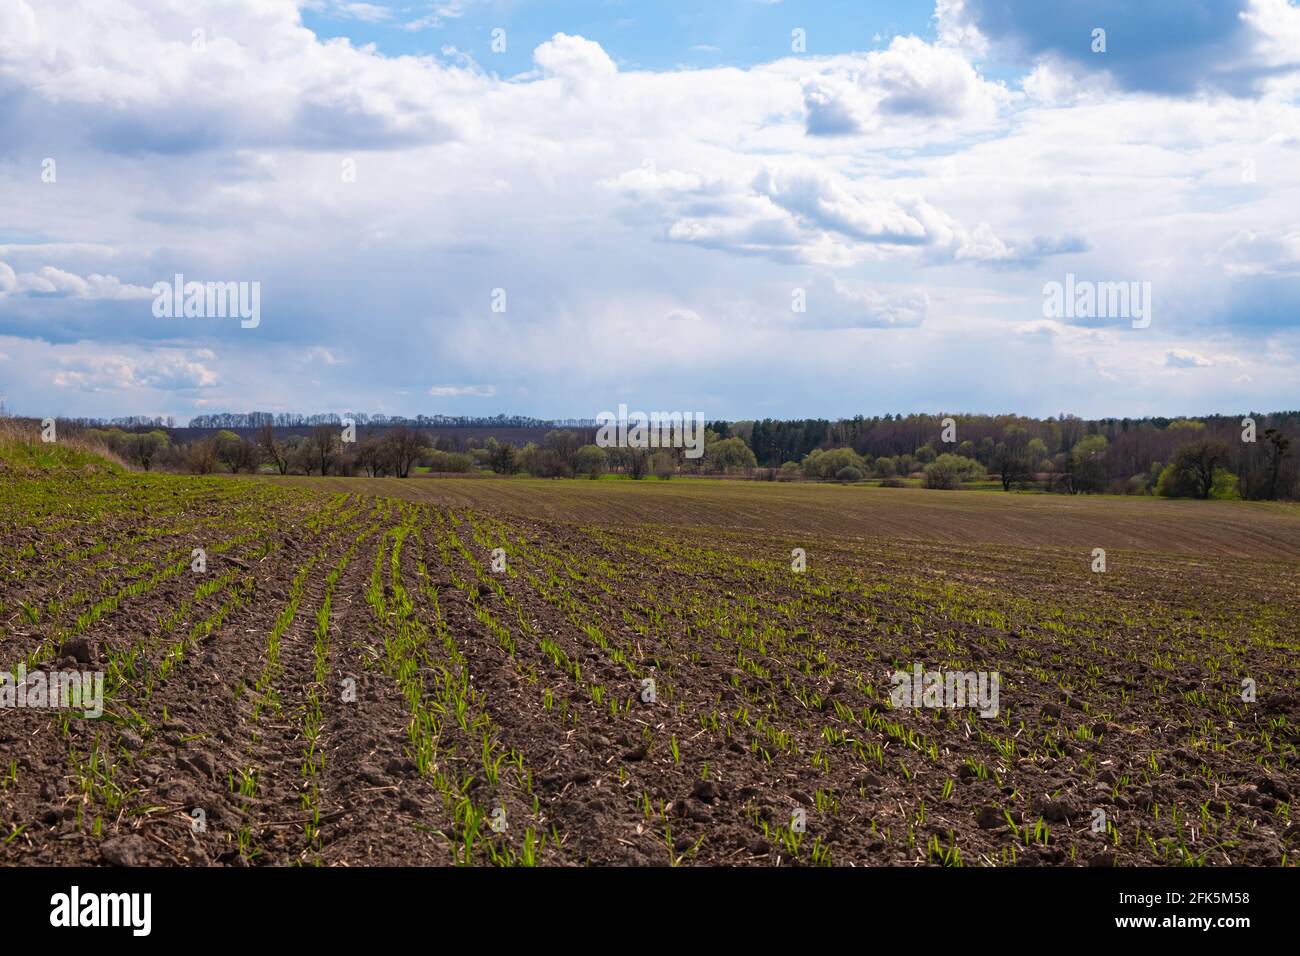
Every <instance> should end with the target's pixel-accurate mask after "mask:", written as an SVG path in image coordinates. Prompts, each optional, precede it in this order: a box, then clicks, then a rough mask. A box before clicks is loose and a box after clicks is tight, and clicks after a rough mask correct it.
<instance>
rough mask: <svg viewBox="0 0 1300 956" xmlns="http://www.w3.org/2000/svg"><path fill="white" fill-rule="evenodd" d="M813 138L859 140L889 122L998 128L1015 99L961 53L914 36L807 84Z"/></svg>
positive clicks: (837, 65) (840, 63) (846, 61)
mask: <svg viewBox="0 0 1300 956" xmlns="http://www.w3.org/2000/svg"><path fill="white" fill-rule="evenodd" d="M803 96H804V107H805V109H806V111H807V120H806V124H807V130H808V132H809V134H811V135H813V136H839V135H859V134H864V133H871V132H874V131H876V130H879V129H880V128H881V127H882V126H885V125H899V124H902V125H905V126H906V125H914V126H924V125H934V126H940V127H945V126H946V127H968V128H978V127H983V126H988V125H990V124H992V123H994V122H995V121H996V120H997V119H998V116H999V113H1000V111H1001V110H1002V108H1003V107H1004V106H1006V105H1007V103H1008V102H1009V100H1010V93H1009V92H1008V91H1007V89H1006V87H1004V86H1003V85H1002V84H1000V83H993V82H990V81H988V80H986V79H984V78H983V77H981V76H980V75H979V74H978V73H977V72H976V71H975V68H974V67H973V66H972V65H971V63H970V62H969V61H968V60H967V59H966V58H965V57H964V56H962V55H961V53H959V52H958V51H956V50H954V49H950V48H948V47H945V46H941V45H937V44H929V43H926V42H925V41H924V40H920V39H918V38H917V37H895V38H894V40H893V42H891V43H890V45H889V49H887V50H884V51H876V52H872V53H868V54H867V55H866V56H865V57H861V58H842V59H837V60H836V61H834V62H833V65H831V66H830V67H828V68H827V69H826V71H825V72H822V73H819V74H817V75H815V76H812V77H809V78H807V79H806V80H804V83H803Z"/></svg>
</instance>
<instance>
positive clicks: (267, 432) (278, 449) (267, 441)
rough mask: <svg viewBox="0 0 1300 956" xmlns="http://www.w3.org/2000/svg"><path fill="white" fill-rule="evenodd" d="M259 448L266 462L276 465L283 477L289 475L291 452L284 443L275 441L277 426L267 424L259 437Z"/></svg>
mask: <svg viewBox="0 0 1300 956" xmlns="http://www.w3.org/2000/svg"><path fill="white" fill-rule="evenodd" d="M257 443H258V447H259V448H261V449H262V454H263V455H264V456H265V458H266V460H267V461H269V462H271V463H272V464H273V465H275V470H276V471H278V472H279V473H280V474H282V475H286V474H288V473H289V452H288V449H286V448H285V446H284V443H283V442H279V441H276V439H275V426H273V425H272V424H271V423H270V422H267V423H266V424H265V425H263V426H262V430H261V431H260V432H259V433H258V436H257Z"/></svg>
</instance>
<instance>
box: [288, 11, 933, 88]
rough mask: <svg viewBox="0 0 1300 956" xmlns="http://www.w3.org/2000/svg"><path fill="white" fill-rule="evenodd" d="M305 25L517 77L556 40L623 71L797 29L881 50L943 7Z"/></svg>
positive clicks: (713, 54)
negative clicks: (584, 46) (597, 51)
mask: <svg viewBox="0 0 1300 956" xmlns="http://www.w3.org/2000/svg"><path fill="white" fill-rule="evenodd" d="M439 11H442V12H441V13H439ZM303 22H304V23H305V24H306V25H307V26H308V27H310V28H311V29H312V30H313V31H315V32H316V33H317V35H319V36H322V37H347V38H348V39H350V40H351V41H353V42H354V43H374V44H375V45H376V47H377V48H378V49H379V50H380V51H381V52H383V53H384V54H386V55H389V56H397V55H401V54H425V55H429V56H440V55H444V54H443V51H444V50H446V49H449V48H454V49H455V50H457V51H459V52H461V53H466V54H469V55H470V56H473V57H474V58H475V59H476V60H477V61H478V62H479V63H481V64H482V65H483V67H484V69H487V70H492V71H495V72H496V73H498V74H500V75H502V76H510V75H514V74H518V73H525V72H527V71H530V70H532V69H533V59H532V54H533V50H534V49H536V48H537V46H538V45H539V44H542V43H545V42H546V41H547V40H549V39H550V38H551V37H552V36H554V35H555V34H556V33H567V34H572V35H576V36H583V37H587V38H589V39H592V40H595V41H597V42H598V43H600V45H601V46H602V47H603V48H604V50H605V52H606V53H608V54H609V56H610V57H611V58H612V59H613V60H614V62H615V63H617V64H618V65H619V67H620V69H641V70H667V69H674V68H678V67H683V66H685V67H698V68H704V67H717V66H740V67H747V66H752V65H754V64H756V63H765V62H768V61H770V60H775V59H777V58H779V57H782V56H785V55H786V54H788V53H789V52H790V31H791V30H793V29H795V27H798V28H801V29H803V30H804V31H805V35H806V36H807V38H808V49H809V50H810V51H814V52H816V51H820V52H823V53H842V52H845V51H851V50H873V49H878V48H880V47H881V46H885V45H888V42H889V39H890V38H891V37H893V36H896V35H899V34H916V35H918V36H925V35H933V33H934V5H933V4H930V3H924V2H919V0H890V2H873V3H863V2H861V0H858V2H850V0H823V2H803V3H795V2H783V3H771V2H764V0H718V2H714V3H699V2H680V0H666V2H664V0H661V2H641V3H637V2H631V0H627V2H599V0H549V2H546V3H530V2H502V3H473V2H468V3H463V4H460V3H445V2H444V3H380V2H376V3H373V4H360V5H358V4H349V3H321V4H319V5H317V6H316V8H315V9H311V8H310V7H309V8H308V9H305V10H304V12H303ZM792 24H793V25H792ZM496 28H501V29H503V30H505V31H506V43H505V50H504V51H502V52H494V51H493V49H492V43H491V41H492V31H493V30H494V29H496Z"/></svg>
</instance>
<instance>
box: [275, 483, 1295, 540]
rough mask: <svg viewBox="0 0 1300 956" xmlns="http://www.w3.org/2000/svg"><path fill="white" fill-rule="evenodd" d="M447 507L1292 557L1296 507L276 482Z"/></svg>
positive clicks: (782, 490)
mask: <svg viewBox="0 0 1300 956" xmlns="http://www.w3.org/2000/svg"><path fill="white" fill-rule="evenodd" d="M259 480H272V481H277V482H286V483H290V484H302V483H305V484H309V485H314V486H317V487H325V488H329V489H330V490H334V491H343V490H349V491H359V490H360V491H364V492H366V493H369V494H382V495H392V496H395V497H402V498H407V499H410V500H415V501H426V502H433V503H436V504H440V505H444V506H449V507H455V508H480V509H483V510H487V511H493V512H498V513H502V514H515V515H527V516H533V517H538V518H546V519H550V520H559V521H572V522H575V523H578V524H591V525H627V524H667V525H692V526H703V527H716V528H720V529H747V530H766V531H772V532H773V533H776V534H792V535H797V534H816V535H826V536H831V537H844V538H854V537H882V538H887V539H895V540H906V539H909V538H910V539H917V540H926V541H942V542H951V543H972V544H975V543H987V544H994V545H998V544H1001V545H1021V546H1050V547H1077V548H1084V549H1088V550H1091V549H1092V548H1095V547H1101V548H1115V549H1132V550H1147V551H1153V552H1169V553H1181V554H1201V555H1204V556H1205V557H1206V558H1207V559H1213V558H1215V557H1226V556H1232V557H1254V558H1292V559H1294V558H1298V557H1300V505H1295V504H1281V503H1273V502H1241V501H1169V500H1164V499H1157V498H1139V497H1122V496H1079V497H1069V496H1065V495H1042V494H1014V493H1013V494H1002V493H998V494H993V493H974V492H969V491H929V490H924V489H913V488H871V487H865V486H847V487H846V486H839V485H814V484H798V483H792V484H782V483H769V482H742V481H705V480H678V481H670V482H651V483H641V482H634V481H585V480H570V481H563V480H560V481H550V480H543V479H531V478H514V479H499V480H484V479H457V478H438V479H428V478H418V479H407V480H405V481H401V480H398V479H395V478H377V479H349V478H325V479H321V478H274V479H259Z"/></svg>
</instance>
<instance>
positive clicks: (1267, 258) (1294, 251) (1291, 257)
mask: <svg viewBox="0 0 1300 956" xmlns="http://www.w3.org/2000/svg"><path fill="white" fill-rule="evenodd" d="M1214 259H1215V261H1217V262H1218V263H1219V265H1220V266H1222V268H1223V271H1224V272H1226V273H1227V274H1228V275H1231V276H1289V275H1300V230H1293V231H1291V232H1287V233H1283V234H1277V233H1274V234H1270V235H1264V234H1259V233H1255V232H1251V231H1249V230H1238V231H1237V232H1236V233H1235V234H1234V235H1233V236H1232V238H1231V239H1229V240H1228V241H1227V242H1225V243H1224V244H1223V245H1222V246H1221V247H1220V248H1219V250H1218V252H1217V253H1216V254H1215V256H1214ZM2 281H3V280H2V279H0V282H2Z"/></svg>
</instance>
